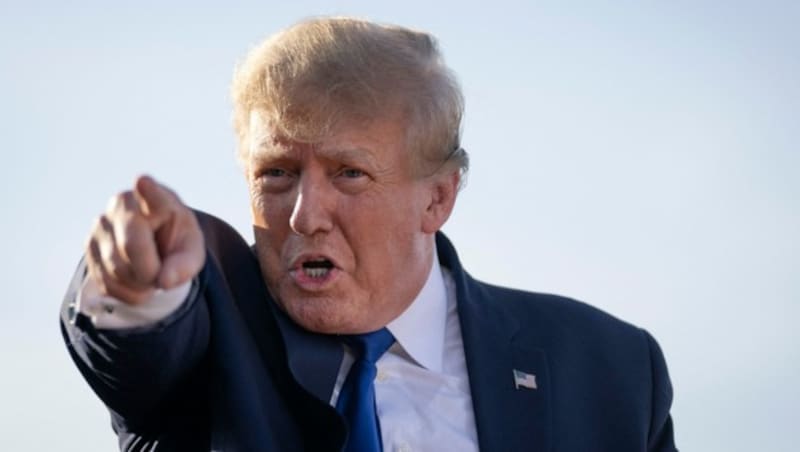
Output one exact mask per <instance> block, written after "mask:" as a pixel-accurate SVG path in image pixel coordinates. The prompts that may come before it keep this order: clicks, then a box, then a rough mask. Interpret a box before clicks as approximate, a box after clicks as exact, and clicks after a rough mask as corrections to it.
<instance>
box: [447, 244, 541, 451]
mask: <svg viewBox="0 0 800 452" xmlns="http://www.w3.org/2000/svg"><path fill="white" fill-rule="evenodd" d="M437 246H438V252H439V256H440V259H441V261H442V265H444V266H445V267H447V268H449V269H450V270H451V272H452V275H453V278H454V280H455V285H456V297H457V300H458V315H459V320H460V323H461V335H462V338H463V341H464V354H465V356H466V360H467V371H468V372H469V382H470V388H471V393H472V404H473V410H474V411H475V423H476V427H477V430H478V442H479V445H480V449H481V450H530V451H537V452H545V451H549V450H550V437H549V435H550V417H551V414H550V400H549V399H550V397H549V388H550V378H549V373H548V368H547V360H546V355H545V352H544V351H543V350H541V349H538V348H535V347H532V346H528V345H526V344H518V343H517V341H515V338H516V336H517V332H518V331H519V327H520V326H519V323H518V322H517V321H516V319H515V318H514V317H513V316H511V315H510V314H509V313H508V312H507V311H505V310H503V309H502V305H501V304H502V303H503V300H496V299H490V297H489V296H488V294H487V293H486V289H485V287H484V286H482V285H481V284H480V283H478V282H476V281H475V280H473V279H472V278H471V277H470V276H469V275H467V274H466V273H465V272H464V270H463V268H461V265H460V263H459V261H458V256H457V255H456V253H455V249H454V248H453V247H452V245H451V244H450V243H449V242H448V241H447V239H446V238H445V237H444V236H443V235H442V234H439V235H438V236H437ZM515 370H516V371H518V374H517V379H518V383H520V384H519V385H518V384H515V374H514V371H515ZM532 381H535V386H536V387H535V388H531V387H529V386H531V382H532Z"/></svg>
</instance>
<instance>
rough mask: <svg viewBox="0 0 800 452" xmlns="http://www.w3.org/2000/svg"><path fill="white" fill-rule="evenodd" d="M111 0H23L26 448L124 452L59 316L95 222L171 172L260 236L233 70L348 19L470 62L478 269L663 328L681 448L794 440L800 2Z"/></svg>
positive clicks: (21, 277)
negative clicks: (417, 37)
mask: <svg viewBox="0 0 800 452" xmlns="http://www.w3.org/2000/svg"><path fill="white" fill-rule="evenodd" d="M110 3H111V2H99V1H97V2H91V1H77V2H55V1H40V2H36V1H28V2H22V1H18V2H11V3H9V1H8V0H4V1H3V0H0V146H1V147H0V149H2V151H1V152H2V155H3V157H4V160H5V164H4V165H2V166H0V183H2V191H1V192H0V196H2V206H3V211H4V212H5V214H4V215H3V221H2V223H1V224H0V228H2V229H0V237H2V240H3V242H2V248H0V249H2V250H5V253H6V259H5V260H4V261H3V263H2V264H0V265H2V268H1V269H0V275H2V278H3V280H2V281H0V283H1V284H2V287H3V288H4V290H5V293H6V295H5V296H4V297H3V301H2V307H3V312H4V313H5V314H6V321H5V322H4V325H3V328H0V356H2V362H3V372H2V373H0V400H2V403H1V404H0V426H2V427H0V429H1V430H2V431H3V432H4V435H3V448H4V449H7V450H31V451H33V450H36V451H38V450H56V449H57V450H65V451H73V450H74V451H106V450H112V449H113V448H114V444H115V443H114V437H113V434H112V433H111V430H110V428H109V421H108V418H107V415H106V413H105V411H104V408H103V407H102V405H101V404H100V403H99V402H98V401H97V400H96V399H95V398H94V396H93V394H92V393H91V391H90V390H89V388H88V387H87V386H86V385H85V384H84V383H83V382H82V380H81V379H80V377H79V375H78V372H77V370H76V369H75V368H74V367H73V366H72V364H71V363H70V362H69V359H68V356H67V353H66V351H65V350H64V347H63V345H62V343H61V340H60V337H59V333H58V326H57V312H58V305H59V303H60V299H61V296H62V294H63V291H64V289H65V288H66V285H67V282H68V279H69V277H70V274H71V272H72V269H73V266H74V265H75V263H76V261H77V259H78V256H79V254H80V253H81V248H82V244H83V241H84V240H85V237H86V234H87V232H88V228H89V225H90V224H91V221H92V219H93V217H94V216H96V215H97V214H98V213H100V212H101V211H102V209H103V208H104V206H105V203H106V200H107V199H108V198H109V196H111V195H112V194H114V193H116V192H118V191H120V190H123V189H125V188H127V187H128V185H129V184H130V183H131V181H132V180H133V178H134V177H135V175H137V174H139V173H141V172H148V173H151V174H153V175H155V176H156V177H158V178H160V179H161V180H163V181H165V182H166V183H167V184H169V185H171V186H172V187H173V188H174V189H175V190H176V191H178V193H179V194H180V195H181V196H182V197H183V198H184V200H186V201H187V202H189V203H190V204H192V205H193V206H195V207H198V208H201V209H204V210H207V211H210V212H212V213H214V214H216V215H218V216H220V217H222V218H225V219H226V220H228V221H229V222H231V223H232V224H234V225H235V226H236V227H237V228H238V229H239V230H240V231H242V233H243V234H246V235H247V236H248V237H249V236H250V231H249V218H248V208H247V195H246V191H245V187H244V183H243V180H242V179H241V177H240V175H239V173H238V169H237V166H236V163H235V159H234V146H235V144H234V139H233V134H232V132H231V131H230V127H229V116H230V106H229V101H228V98H227V87H228V83H229V79H230V75H231V73H232V68H233V65H234V63H235V62H236V61H237V60H238V59H239V58H241V57H242V55H243V54H244V53H245V52H246V50H247V49H248V48H249V47H250V46H251V45H253V44H255V43H256V42H257V41H258V40H259V39H261V38H263V37H265V36H267V35H269V34H271V33H273V32H275V31H277V30H279V29H280V28H282V27H284V26H286V25H288V24H290V23H292V22H295V21H297V20H299V19H301V18H303V17H306V16H309V15H317V14H328V13H337V14H353V15H358V16H363V17H367V18H371V19H375V20H379V21H387V22H393V23H398V24H402V25H406V26H410V27H414V28H420V29H424V30H427V31H430V32H432V33H433V34H434V35H436V36H437V37H438V38H439V39H440V43H441V46H442V49H443V51H444V53H445V56H446V58H447V60H448V62H449V64H450V66H451V67H452V68H453V69H454V70H455V71H456V72H457V73H458V75H459V78H460V80H461V83H462V85H463V88H464V92H465V95H466V99H467V114H466V121H465V124H464V146H465V147H466V148H467V149H468V150H469V151H470V152H471V156H472V162H473V168H472V171H471V173H470V176H469V182H468V184H467V187H466V189H465V190H464V191H463V192H462V194H461V197H460V200H459V202H458V205H457V208H456V212H455V214H454V215H453V217H452V218H451V220H450V222H449V223H448V224H447V226H446V227H445V231H446V232H447V233H448V234H449V235H450V236H451V238H452V239H453V240H454V242H455V244H456V246H457V247H458V249H459V250H460V253H461V257H462V260H463V261H464V263H465V266H466V267H467V268H468V269H469V270H470V271H471V272H472V273H473V274H474V275H475V276H477V277H479V278H481V279H484V280H488V281H492V282H496V283H500V284H506V285H510V286H515V287H520V288H524V289H528V290H536V291H545V292H556V293H561V294H565V295H569V296H573V297H576V298H579V299H582V300H585V301H587V302H590V303H592V304H594V305H596V306H599V307H601V308H603V309H605V310H607V311H609V312H611V313H613V314H614V315H616V316H618V317H621V318H623V319H626V320H628V321H631V322H633V323H636V324H638V325H640V326H642V327H644V328H646V329H648V330H649V331H651V332H652V333H653V334H654V335H655V336H656V338H657V339H658V340H659V342H660V343H661V345H662V348H663V349H664V352H665V354H666V356H667V360H668V364H669V367H670V371H671V375H672V379H673V383H674V386H675V404H674V409H673V415H674V418H675V425H676V438H677V441H678V445H679V446H680V447H681V449H682V450H686V451H691V450H696V451H726V452H727V451H753V450H759V451H760V450H764V451H790V450H796V446H795V445H794V444H793V443H792V442H790V439H791V438H792V437H793V436H794V435H793V433H792V432H793V431H794V429H795V427H796V424H797V415H796V412H797V407H798V405H800V390H798V384H797V382H798V381H800V360H799V358H800V352H798V345H799V344H798V339H799V335H798V333H797V328H796V326H795V325H794V323H795V321H796V319H797V318H798V315H799V314H800V307H799V306H798V302H799V301H800V281H798V280H799V279H800V278H798V268H800V257H798V256H800V240H798V231H800V209H798V200H800V177H798V176H800V174H798V173H800V150H799V149H798V145H797V142H798V138H800V127H799V124H798V119H797V118H798V117H800V83H799V82H798V78H800V27H798V25H797V24H798V23H800V6H798V5H800V3H797V2H790V1H785V2H776V1H750V2H741V1H716V2H712V1H705V2H704V1H649V2H642V1H621V2H613V6H612V5H609V4H608V3H611V2H556V1H553V2H536V1H529V2H510V1H504V0H499V1H492V2H432V1H424V2H423V1H406V2H391V5H390V6H389V4H388V2H387V4H383V3H379V2H375V1H372V2H370V1H351V2H322V1H319V2H313V1H294V2H266V1H262V2H239V1H228V2H224V4H225V6H222V5H223V2H214V3H212V2H198V1H192V2H189V1H185V2H156V1H139V2H128V6H109V4H110ZM118 3H122V2H118ZM163 3H169V4H170V6H165V5H164V4H163ZM331 5H334V6H331ZM598 385H599V386H600V388H599V389H600V390H602V387H601V386H602V382H598Z"/></svg>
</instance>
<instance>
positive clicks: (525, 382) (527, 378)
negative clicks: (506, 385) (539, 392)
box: [514, 369, 538, 389]
mask: <svg viewBox="0 0 800 452" xmlns="http://www.w3.org/2000/svg"><path fill="white" fill-rule="evenodd" d="M514 387H516V388H517V389H519V388H528V389H538V387H537V386H536V375H535V374H529V373H525V372H522V371H519V370H517V369H514Z"/></svg>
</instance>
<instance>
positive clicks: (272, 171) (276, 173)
mask: <svg viewBox="0 0 800 452" xmlns="http://www.w3.org/2000/svg"><path fill="white" fill-rule="evenodd" d="M259 176H260V177H283V176H286V170H284V169H281V168H267V169H265V170H263V171H261V172H260V173H259Z"/></svg>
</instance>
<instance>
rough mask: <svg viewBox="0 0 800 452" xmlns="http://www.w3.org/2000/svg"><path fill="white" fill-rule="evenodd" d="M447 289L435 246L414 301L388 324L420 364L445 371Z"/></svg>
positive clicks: (405, 348)
mask: <svg viewBox="0 0 800 452" xmlns="http://www.w3.org/2000/svg"><path fill="white" fill-rule="evenodd" d="M446 320H447V292H446V289H445V285H444V277H443V276H442V268H441V267H440V266H439V256H438V255H437V253H436V248H434V250H433V265H431V271H430V273H429V274H428V279H427V281H425V285H424V286H422V290H420V291H419V294H418V295H417V298H415V299H414V301H413V302H412V303H411V305H410V306H409V307H408V308H407V309H406V310H405V312H403V313H402V314H400V316H399V317H397V318H396V319H394V320H393V321H391V322H390V323H389V324H388V325H386V328H388V329H389V331H390V332H391V333H392V335H393V336H394V338H395V340H396V341H397V343H398V344H400V346H401V347H402V348H403V350H405V352H406V353H408V355H409V356H410V357H411V359H413V360H414V361H416V362H417V363H418V364H420V365H421V366H423V367H425V368H426V369H428V370H431V371H434V372H441V371H442V353H443V350H444V334H445V322H446Z"/></svg>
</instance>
